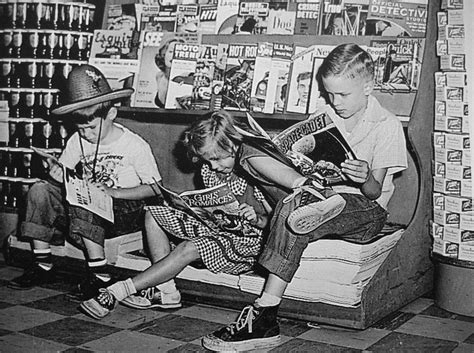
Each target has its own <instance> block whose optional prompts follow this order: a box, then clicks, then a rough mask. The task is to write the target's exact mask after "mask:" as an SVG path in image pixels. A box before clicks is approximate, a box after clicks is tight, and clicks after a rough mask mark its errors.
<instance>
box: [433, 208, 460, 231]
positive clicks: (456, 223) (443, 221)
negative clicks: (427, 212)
mask: <svg viewBox="0 0 474 353" xmlns="http://www.w3.org/2000/svg"><path fill="white" fill-rule="evenodd" d="M433 221H434V222H435V223H437V224H440V225H442V226H444V227H446V226H450V227H454V228H459V227H460V224H461V215H460V214H459V213H456V212H447V211H445V210H438V209H433Z"/></svg>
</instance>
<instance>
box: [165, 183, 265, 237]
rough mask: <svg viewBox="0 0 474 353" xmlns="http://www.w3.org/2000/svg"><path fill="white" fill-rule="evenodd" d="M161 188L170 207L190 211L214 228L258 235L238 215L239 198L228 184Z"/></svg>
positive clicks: (203, 222) (190, 213) (239, 233)
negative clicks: (188, 189) (179, 189)
mask: <svg viewBox="0 0 474 353" xmlns="http://www.w3.org/2000/svg"><path fill="white" fill-rule="evenodd" d="M156 185H158V187H159V188H160V191H161V193H162V195H163V198H164V200H165V201H166V202H167V204H168V205H169V206H170V207H173V208H176V209H178V210H180V211H182V212H185V213H187V214H189V215H190V216H192V217H194V218H195V219H197V220H198V221H200V222H201V223H202V224H204V225H205V226H207V227H209V228H210V229H212V230H214V231H225V232H230V233H234V234H238V235H244V236H257V235H258V234H257V231H256V229H255V228H254V227H253V226H252V225H251V224H250V223H249V222H248V221H247V220H246V219H244V218H243V217H241V216H239V201H238V200H237V199H236V197H235V195H234V194H233V193H232V191H231V190H230V188H229V187H228V185H227V184H220V185H216V186H213V187H210V188H206V189H201V190H191V191H185V192H183V193H181V194H177V193H176V192H174V191H171V190H169V189H167V188H166V187H164V186H162V185H160V184H156Z"/></svg>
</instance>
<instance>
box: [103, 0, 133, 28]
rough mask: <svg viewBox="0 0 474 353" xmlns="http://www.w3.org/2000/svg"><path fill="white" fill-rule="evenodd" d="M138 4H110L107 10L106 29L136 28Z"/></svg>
mask: <svg viewBox="0 0 474 353" xmlns="http://www.w3.org/2000/svg"><path fill="white" fill-rule="evenodd" d="M139 6H141V5H140V4H110V5H109V7H108V10H107V24H106V28H107V29H114V30H132V31H133V30H136V29H138V28H140V27H139V26H138V20H139V17H138V16H137V7H139Z"/></svg>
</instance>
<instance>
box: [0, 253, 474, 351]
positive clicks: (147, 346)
mask: <svg viewBox="0 0 474 353" xmlns="http://www.w3.org/2000/svg"><path fill="white" fill-rule="evenodd" d="M21 272H22V269H20V268H16V267H10V266H6V265H5V263H4V262H3V258H0V352H8V353H10V352H22V353H24V352H167V351H168V352H197V351H200V352H203V351H206V350H205V349H203V348H202V347H201V345H200V337H201V336H203V335H205V334H207V333H209V332H212V331H213V330H215V329H217V328H219V327H221V326H222V325H223V324H227V323H229V322H230V321H231V320H233V319H235V318H236V316H237V314H238V313H237V312H236V311H232V310H225V309H219V308H214V307H208V306H202V305H193V304H192V303H186V302H185V305H184V307H183V308H181V309H179V310H174V311H171V312H170V311H166V312H165V311H160V310H146V311H138V310H132V309H128V308H126V307H123V306H119V307H118V308H117V310H116V311H115V312H114V314H113V315H110V317H107V318H106V319H104V320H102V321H96V320H93V319H90V318H88V317H86V316H85V315H84V314H82V313H80V312H79V311H78V309H77V307H78V304H77V303H74V302H71V301H69V300H68V299H67V298H66V297H65V293H66V292H67V291H69V290H70V289H71V286H72V285H71V284H64V283H57V284H52V285H49V286H44V287H41V288H36V289H32V290H28V291H15V290H12V289H9V288H7V286H6V284H7V281H8V280H10V279H12V278H13V277H15V276H18V275H19V274H21ZM280 323H281V329H282V336H283V339H282V344H281V346H279V347H277V348H274V349H273V350H271V351H272V352H362V351H364V352H369V351H371V352H410V353H412V352H455V353H461V352H462V353H464V352H465V353H468V352H469V353H472V352H474V318H471V317H464V316H460V315H455V314H451V313H449V312H446V311H444V310H442V309H439V308H437V307H436V306H435V305H434V303H433V300H432V299H431V298H430V297H423V298H419V299H418V300H415V301H414V302H413V303H411V304H409V305H407V306H406V307H404V308H403V309H401V310H400V311H398V312H396V313H394V314H393V315H390V317H387V318H385V319H383V320H382V321H380V322H379V323H377V324H375V325H374V326H372V327H371V328H369V329H367V330H364V331H356V330H348V329H343V328H337V327H330V326H313V327H310V326H308V324H307V323H306V322H298V321H292V320H291V321H290V320H286V319H281V320H280Z"/></svg>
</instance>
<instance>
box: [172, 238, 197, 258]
mask: <svg viewBox="0 0 474 353" xmlns="http://www.w3.org/2000/svg"><path fill="white" fill-rule="evenodd" d="M175 251H178V252H179V253H180V255H181V256H182V257H183V258H184V259H186V260H188V261H189V262H191V261H194V260H198V259H199V258H200V256H199V251H198V249H197V247H196V245H194V243H193V242H192V241H189V240H185V241H183V242H181V243H179V245H178V246H177V247H176V249H175Z"/></svg>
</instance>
